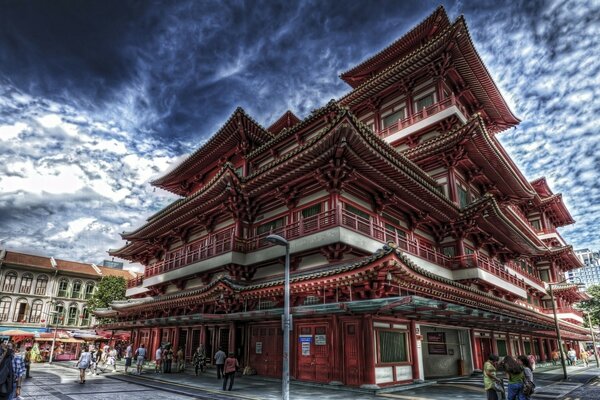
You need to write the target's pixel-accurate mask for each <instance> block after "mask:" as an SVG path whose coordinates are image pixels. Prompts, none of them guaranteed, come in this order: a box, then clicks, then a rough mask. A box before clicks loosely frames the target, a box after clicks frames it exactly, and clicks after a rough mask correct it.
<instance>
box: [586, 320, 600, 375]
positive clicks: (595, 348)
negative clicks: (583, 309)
mask: <svg viewBox="0 0 600 400" xmlns="http://www.w3.org/2000/svg"><path fill="white" fill-rule="evenodd" d="M587 317H588V325H589V326H590V333H591V334H592V343H593V344H594V357H595V358H596V366H597V367H600V361H598V348H597V347H596V336H594V327H593V326H592V318H591V317H590V313H588V315H587Z"/></svg>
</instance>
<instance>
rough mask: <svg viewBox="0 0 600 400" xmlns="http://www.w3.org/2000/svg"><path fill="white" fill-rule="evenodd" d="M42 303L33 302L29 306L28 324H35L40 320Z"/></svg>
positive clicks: (39, 301)
mask: <svg viewBox="0 0 600 400" xmlns="http://www.w3.org/2000/svg"><path fill="white" fill-rule="evenodd" d="M43 307H44V303H42V301H41V300H34V302H33V303H32V304H31V313H30V314H29V322H31V323H34V324H37V323H38V322H40V320H41V318H42V308H43Z"/></svg>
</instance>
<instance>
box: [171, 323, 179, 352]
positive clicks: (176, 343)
mask: <svg viewBox="0 0 600 400" xmlns="http://www.w3.org/2000/svg"><path fill="white" fill-rule="evenodd" d="M171 334H172V335H173V346H172V349H173V351H176V350H178V346H179V327H176V328H175V329H172V330H171Z"/></svg>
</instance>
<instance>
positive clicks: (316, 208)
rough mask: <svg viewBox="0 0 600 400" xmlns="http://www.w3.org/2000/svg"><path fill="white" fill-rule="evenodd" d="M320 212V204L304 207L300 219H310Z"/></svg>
mask: <svg viewBox="0 0 600 400" xmlns="http://www.w3.org/2000/svg"><path fill="white" fill-rule="evenodd" d="M320 212H321V203H319V204H314V205H312V206H310V207H306V208H305V209H303V210H302V211H301V213H302V218H308V217H312V216H313V215H317V214H319V213H320Z"/></svg>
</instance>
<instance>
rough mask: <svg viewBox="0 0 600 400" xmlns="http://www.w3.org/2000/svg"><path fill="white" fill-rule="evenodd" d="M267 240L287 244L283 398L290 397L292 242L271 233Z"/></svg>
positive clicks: (280, 244)
mask: <svg viewBox="0 0 600 400" xmlns="http://www.w3.org/2000/svg"><path fill="white" fill-rule="evenodd" d="M266 240H267V241H268V242H270V243H272V244H275V245H278V246H285V268H284V276H285V277H284V294H283V321H282V323H283V368H282V377H281V399H282V400H288V399H289V398H290V328H291V323H290V243H289V242H288V241H287V240H285V239H284V238H283V237H281V236H279V235H269V236H267V237H266Z"/></svg>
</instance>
